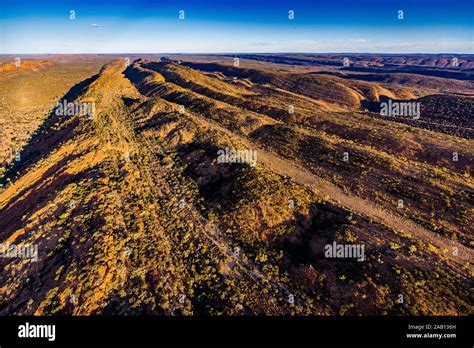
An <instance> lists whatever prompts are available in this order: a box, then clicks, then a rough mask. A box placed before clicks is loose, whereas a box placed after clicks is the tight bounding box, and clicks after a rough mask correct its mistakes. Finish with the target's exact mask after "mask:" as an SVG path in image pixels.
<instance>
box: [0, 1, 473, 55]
mask: <svg viewBox="0 0 474 348" xmlns="http://www.w3.org/2000/svg"><path fill="white" fill-rule="evenodd" d="M71 10H72V11H75V19H70V11H71ZM181 10H183V11H184V15H185V19H184V20H182V19H179V11H181ZM290 10H293V11H294V19H292V20H290V19H289V18H288V14H289V11H290ZM399 10H402V11H403V19H398V11H399ZM473 13H474V0H450V1H446V0H443V1H440V0H429V1H428V0H396V1H395V0H377V1H373V0H325V1H319V0H312V1H302V0H296V1H289V0H288V1H281V0H273V1H259V0H221V1H204V0H193V1H187V0H186V1H180V0H174V1H160V0H154V1H151V0H138V1H135V0H126V1H123V0H114V1H109V0H100V1H90V0H82V1H69V0H42V1H32V0H22V1H3V2H2V4H0V53H18V54H21V53H171V52H176V53H205V52H209V53H228V52H236V53H238V52H257V53H260V52H321V53H324V52H346V53H354V52H367V53H372V52H379V53H471V54H472V53H474V47H473V30H474V20H473Z"/></svg>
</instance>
